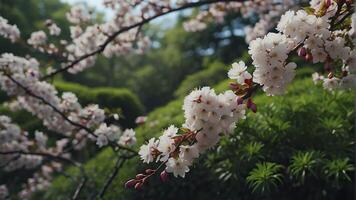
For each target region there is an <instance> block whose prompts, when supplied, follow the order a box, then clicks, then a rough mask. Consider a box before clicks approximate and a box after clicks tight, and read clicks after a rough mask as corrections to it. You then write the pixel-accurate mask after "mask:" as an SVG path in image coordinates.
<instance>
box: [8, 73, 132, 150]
mask: <svg viewBox="0 0 356 200" xmlns="http://www.w3.org/2000/svg"><path fill="white" fill-rule="evenodd" d="M5 76H6V77H8V78H9V79H10V80H11V81H12V82H13V83H15V84H16V85H17V86H19V87H20V88H21V89H23V90H24V91H25V92H26V93H27V94H28V95H29V96H31V97H34V98H36V99H38V100H40V101H41V102H42V103H44V104H45V105H47V106H49V107H51V108H52V109H53V110H54V111H55V112H56V113H57V114H59V115H60V116H61V117H62V118H63V119H64V120H65V121H67V122H69V123H70V124H71V125H73V126H75V127H78V129H79V130H85V131H86V132H88V133H89V134H90V135H92V136H94V137H95V138H97V137H98V136H97V135H96V134H95V133H94V132H93V131H92V130H91V129H89V128H88V127H86V126H84V125H82V124H79V123H77V122H74V121H72V120H71V119H69V118H68V117H67V116H66V115H65V114H64V113H63V112H61V111H60V110H59V109H58V108H57V107H56V106H54V105H52V104H51V103H50V102H48V101H47V100H46V99H44V98H43V97H41V96H39V95H36V94H34V93H33V92H32V91H31V90H30V89H28V88H26V87H25V86H23V85H22V84H21V83H20V82H19V81H17V80H16V79H14V78H13V77H12V76H11V75H9V74H7V73H5ZM110 145H111V146H112V147H113V148H114V149H115V148H116V147H117V148H119V149H124V150H127V151H129V152H131V153H134V154H136V155H137V151H135V150H133V149H131V148H128V147H125V146H123V145H119V144H117V143H113V142H110Z"/></svg>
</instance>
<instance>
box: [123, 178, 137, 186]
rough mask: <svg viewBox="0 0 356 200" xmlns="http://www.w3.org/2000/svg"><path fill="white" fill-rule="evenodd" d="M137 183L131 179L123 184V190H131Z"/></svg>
mask: <svg viewBox="0 0 356 200" xmlns="http://www.w3.org/2000/svg"><path fill="white" fill-rule="evenodd" d="M136 183H137V180H135V179H131V180H128V181H127V182H126V183H125V188H131V187H133V186H134V185H135V184H136Z"/></svg>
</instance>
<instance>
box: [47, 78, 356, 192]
mask: <svg viewBox="0 0 356 200" xmlns="http://www.w3.org/2000/svg"><path fill="white" fill-rule="evenodd" d="M226 83H227V81H224V82H223V83H222V84H221V85H220V86H218V88H217V89H218V90H219V87H220V88H221V89H220V90H222V89H225V88H223V85H225V86H226ZM353 97H354V96H353V95H352V94H351V93H350V92H345V91H338V92H333V93H330V92H327V91H324V90H323V89H322V88H321V87H320V86H314V85H313V84H312V82H311V81H310V80H309V79H305V80H298V81H295V82H294V83H293V84H292V85H291V86H290V87H289V90H288V91H287V93H286V95H285V96H280V97H267V96H265V95H259V96H257V97H256V98H255V101H256V103H257V105H258V112H257V113H256V114H254V113H249V114H248V116H247V120H244V121H242V122H240V123H239V124H238V128H237V129H236V131H235V134H233V135H232V136H231V137H229V138H224V139H223V140H222V141H221V143H220V147H219V148H218V149H214V150H212V151H211V152H207V153H206V154H205V155H203V156H202V158H201V159H200V160H199V161H198V162H197V165H196V166H195V167H193V168H192V169H191V172H190V173H189V175H188V177H186V178H185V179H175V178H172V179H171V180H170V181H169V182H168V183H166V184H162V183H161V182H160V181H159V180H158V178H153V179H152V180H151V182H150V184H149V185H148V186H146V187H145V188H144V189H143V190H141V191H132V190H124V189H123V184H124V182H125V181H126V180H128V178H129V177H133V176H134V174H135V173H137V172H139V171H140V170H142V169H144V167H147V166H143V165H142V164H141V163H140V162H139V161H138V159H137V158H135V159H132V160H131V161H130V162H129V163H126V165H124V167H123V168H122V169H121V172H120V176H119V177H118V178H116V179H115V181H114V183H113V185H112V186H111V187H110V188H109V192H108V193H107V195H106V196H105V199H143V198H144V199H182V198H183V199H184V198H185V199H207V198H210V199H248V198H250V199H251V198H252V199H256V198H263V199H320V198H323V199H340V198H341V199H350V198H351V197H352V196H348V195H352V183H351V182H350V177H352V172H353V165H352V163H351V161H350V160H352V159H353V158H354V155H353V147H352V144H353V143H352V142H350V141H353V134H352V133H353V129H354V127H353V125H352V122H353V120H352V119H353V116H354V111H353V110H352V109H351V108H352V105H353ZM181 105H182V99H177V100H176V101H173V102H171V103H169V104H167V105H166V106H164V107H161V108H158V109H156V110H155V111H153V112H152V113H150V114H149V115H148V121H147V122H146V124H145V125H144V126H141V127H139V128H137V129H136V131H137V137H138V144H142V142H143V141H145V140H147V139H148V138H150V137H154V136H158V135H160V134H161V130H162V129H163V128H166V127H167V126H168V125H169V124H172V123H173V124H177V125H178V124H180V123H182V122H183V120H184V119H183V111H182V110H181ZM137 148H138V147H137ZM313 152H314V153H313ZM113 156H114V154H113V153H112V152H111V151H110V150H108V149H107V150H104V151H103V152H102V153H100V154H99V155H98V156H97V157H96V158H93V159H92V160H91V161H90V162H88V164H86V167H87V168H89V169H91V170H95V173H93V174H92V176H93V177H95V178H92V179H91V181H93V183H92V184H93V187H90V191H91V192H92V190H98V189H99V188H100V186H101V185H102V184H103V182H104V180H105V177H107V175H108V174H109V172H110V170H109V169H110V168H111V166H113V159H112V157H113ZM103 158H105V159H103ZM271 166H272V167H271ZM275 166H277V167H275ZM98 169H99V170H98ZM261 170H262V171H261ZM267 174H268V176H269V178H267V177H266V179H265V178H264V177H265V176H264V175H267ZM75 184H77V183H76V182H68V180H67V179H66V178H64V177H59V178H57V179H56V180H55V182H54V184H53V185H52V187H51V188H50V189H49V190H48V192H46V198H47V199H51V198H53V197H56V198H57V199H66V198H68V197H70V196H69V195H71V192H73V190H74V188H75ZM94 186H95V187H94ZM197 191H199V192H197ZM253 191H254V192H253ZM89 194H90V193H89V191H85V192H83V196H82V198H84V197H88V195H89Z"/></svg>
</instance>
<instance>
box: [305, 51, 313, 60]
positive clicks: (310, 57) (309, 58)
mask: <svg viewBox="0 0 356 200" xmlns="http://www.w3.org/2000/svg"><path fill="white" fill-rule="evenodd" d="M305 60H306V61H309V62H310V61H312V60H313V56H312V55H311V54H310V53H307V55H305Z"/></svg>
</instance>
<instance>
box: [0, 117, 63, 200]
mask: <svg viewBox="0 0 356 200" xmlns="http://www.w3.org/2000/svg"><path fill="white" fill-rule="evenodd" d="M34 135H35V137H34V139H33V140H31V139H29V138H30V137H29V133H28V132H25V131H22V130H21V129H20V128H19V127H18V126H17V125H16V124H14V123H13V122H12V121H11V119H10V118H9V117H7V116H3V115H2V116H0V163H2V164H5V165H2V167H3V169H4V170H5V171H15V170H20V169H22V170H33V169H35V168H37V167H39V166H40V165H42V164H43V165H42V166H41V167H40V169H41V170H40V172H36V173H35V174H34V177H33V178H29V179H28V180H27V184H24V185H23V186H22V191H21V192H20V193H19V197H20V198H21V199H28V198H29V197H30V196H31V194H32V193H33V192H36V191H38V190H42V189H45V188H46V187H48V186H49V180H50V179H51V178H52V176H51V174H52V172H53V171H59V170H61V168H62V165H61V164H60V163H57V162H49V163H42V161H43V156H41V155H40V154H41V153H43V154H48V155H53V156H66V157H70V154H69V153H66V152H65V151H64V147H65V146H66V145H67V144H68V140H67V139H62V140H58V141H57V142H56V144H55V146H52V147H48V146H47V140H48V137H47V136H46V135H45V134H44V133H43V132H39V131H36V132H35V134H34ZM7 195H8V192H7V189H6V186H1V187H0V199H5V198H4V197H5V196H7Z"/></svg>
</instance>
